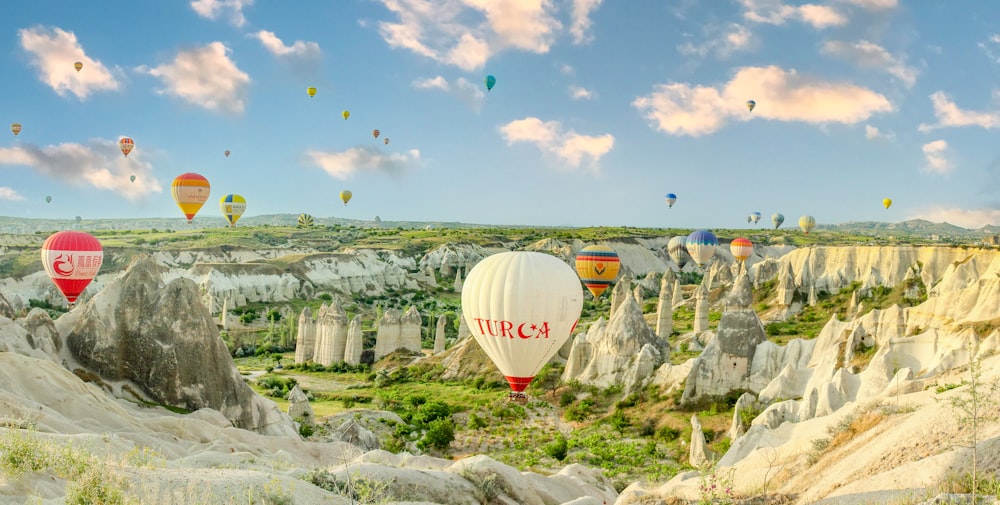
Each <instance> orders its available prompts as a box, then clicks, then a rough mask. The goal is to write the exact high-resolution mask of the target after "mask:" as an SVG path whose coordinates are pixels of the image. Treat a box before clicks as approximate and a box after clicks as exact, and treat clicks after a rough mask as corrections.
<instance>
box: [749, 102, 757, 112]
mask: <svg viewBox="0 0 1000 505" xmlns="http://www.w3.org/2000/svg"><path fill="white" fill-rule="evenodd" d="M756 106H757V102H755V101H753V100H747V110H748V111H750V112H753V108H754V107H756Z"/></svg>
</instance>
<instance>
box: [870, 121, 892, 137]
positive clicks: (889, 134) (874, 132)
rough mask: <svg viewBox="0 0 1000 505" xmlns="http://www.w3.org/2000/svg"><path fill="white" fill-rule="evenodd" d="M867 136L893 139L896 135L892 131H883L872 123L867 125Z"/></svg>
mask: <svg viewBox="0 0 1000 505" xmlns="http://www.w3.org/2000/svg"><path fill="white" fill-rule="evenodd" d="M865 138H866V139H868V140H877V139H887V140H892V139H894V138H896V135H895V134H894V133H892V132H883V131H882V130H879V129H878V128H877V127H875V126H872V125H870V124H866V125H865Z"/></svg>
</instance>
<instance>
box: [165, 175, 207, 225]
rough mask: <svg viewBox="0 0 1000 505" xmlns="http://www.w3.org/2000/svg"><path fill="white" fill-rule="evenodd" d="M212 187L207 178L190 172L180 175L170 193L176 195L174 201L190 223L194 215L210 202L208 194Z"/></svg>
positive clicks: (172, 185)
mask: <svg viewBox="0 0 1000 505" xmlns="http://www.w3.org/2000/svg"><path fill="white" fill-rule="evenodd" d="M210 189H211V186H210V185H209V184H208V179H206V178H205V177H203V176H201V175H199V174H196V173H193V172H188V173H186V174H181V175H178V176H177V178H176V179H174V182H173V184H171V186H170V192H171V193H172V194H173V195H174V201H175V202H177V206H178V207H180V208H181V212H183V213H184V216H185V217H187V220H188V222H189V223H190V222H191V220H192V219H194V215H195V214H197V213H198V210H199V209H201V206H202V205H204V204H205V202H206V201H208V194H209V191H210Z"/></svg>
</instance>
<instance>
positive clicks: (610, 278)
mask: <svg viewBox="0 0 1000 505" xmlns="http://www.w3.org/2000/svg"><path fill="white" fill-rule="evenodd" d="M620 267H621V260H619V259H618V253H616V252H615V250H614V249H612V248H610V247H608V246H606V245H589V246H587V247H584V248H583V249H581V250H580V252H579V253H577V255H576V273H577V275H579V276H580V280H581V281H583V285H584V286H587V289H589V290H590V292H591V293H592V294H593V295H594V298H597V297H599V296H601V293H603V292H604V291H605V290H607V289H608V287H609V286H611V283H612V282H614V280H615V277H617V276H618V269H619V268H620Z"/></svg>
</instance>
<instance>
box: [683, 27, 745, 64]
mask: <svg viewBox="0 0 1000 505" xmlns="http://www.w3.org/2000/svg"><path fill="white" fill-rule="evenodd" d="M707 31H708V32H709V33H708V36H709V37H710V38H709V40H707V41H705V42H703V43H701V44H693V43H691V42H688V43H685V44H682V45H680V46H677V51H678V52H680V53H681V54H684V55H688V56H698V57H702V58H704V57H705V56H707V55H708V54H709V53H714V54H715V55H716V56H717V57H719V58H726V57H728V56H730V55H731V54H733V53H735V52H737V51H742V50H746V49H749V48H750V47H751V46H752V45H753V43H754V37H753V33H751V32H750V29H748V28H747V27H745V26H743V25H740V24H737V23H730V24H729V25H727V26H725V27H723V28H721V29H720V28H717V27H716V28H708V29H707Z"/></svg>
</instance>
